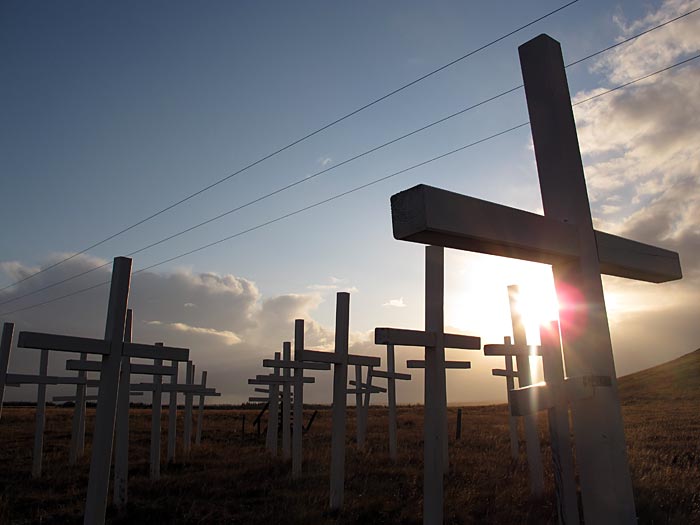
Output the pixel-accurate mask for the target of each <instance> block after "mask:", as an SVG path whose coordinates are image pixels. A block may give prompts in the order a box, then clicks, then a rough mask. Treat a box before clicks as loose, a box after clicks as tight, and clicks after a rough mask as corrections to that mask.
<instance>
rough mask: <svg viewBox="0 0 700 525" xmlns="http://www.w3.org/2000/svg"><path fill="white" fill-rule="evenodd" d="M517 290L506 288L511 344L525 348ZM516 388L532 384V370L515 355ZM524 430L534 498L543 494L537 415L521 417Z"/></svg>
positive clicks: (512, 286)
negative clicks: (516, 366) (511, 336)
mask: <svg viewBox="0 0 700 525" xmlns="http://www.w3.org/2000/svg"><path fill="white" fill-rule="evenodd" d="M519 293H520V292H519V288H518V286H517V285H511V286H509V287H508V303H509V306H510V319H511V325H512V327H513V342H514V343H515V345H516V346H518V345H519V346H527V337H526V335H525V324H524V323H523V316H522V314H521V312H520V310H519V309H518V295H519ZM515 361H516V364H517V365H518V386H519V387H520V388H522V387H525V386H530V385H531V384H532V370H531V369H530V357H529V356H527V355H517V356H516V357H515ZM523 426H524V429H525V447H526V449H527V466H528V473H529V474H530V490H531V491H532V495H533V496H534V497H536V498H539V497H542V495H543V494H544V470H543V469H542V454H541V452H540V437H539V434H538V432H537V414H536V413H535V414H528V415H526V416H525V417H523Z"/></svg>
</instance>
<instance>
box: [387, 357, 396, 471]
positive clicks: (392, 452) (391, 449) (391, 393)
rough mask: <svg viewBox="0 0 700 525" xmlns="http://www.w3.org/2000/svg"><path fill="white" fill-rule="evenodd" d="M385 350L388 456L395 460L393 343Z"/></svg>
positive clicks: (394, 363) (394, 367) (394, 370)
mask: <svg viewBox="0 0 700 525" xmlns="http://www.w3.org/2000/svg"><path fill="white" fill-rule="evenodd" d="M386 351H387V361H386V369H387V372H388V373H389V378H388V379H387V389H388V393H387V397H388V398H389V399H388V401H389V457H390V458H391V460H392V461H396V459H397V457H398V452H397V442H396V431H397V420H396V378H395V377H394V374H395V373H396V361H395V356H394V345H387V346H386Z"/></svg>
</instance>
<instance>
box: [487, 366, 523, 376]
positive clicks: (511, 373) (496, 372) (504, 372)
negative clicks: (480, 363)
mask: <svg viewBox="0 0 700 525" xmlns="http://www.w3.org/2000/svg"><path fill="white" fill-rule="evenodd" d="M491 375H494V376H499V377H518V372H517V370H503V369H502V368H494V369H493V370H491Z"/></svg>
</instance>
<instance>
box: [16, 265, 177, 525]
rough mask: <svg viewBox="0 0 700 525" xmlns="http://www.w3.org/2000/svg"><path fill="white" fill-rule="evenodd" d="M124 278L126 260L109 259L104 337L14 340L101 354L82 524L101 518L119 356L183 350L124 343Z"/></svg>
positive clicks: (23, 335) (24, 335)
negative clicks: (109, 282) (110, 267)
mask: <svg viewBox="0 0 700 525" xmlns="http://www.w3.org/2000/svg"><path fill="white" fill-rule="evenodd" d="M130 280H131V259H128V258H126V257H117V258H115V259H114V266H113V269H112V284H111V288H110V293H109V306H108V308H107V323H106V327H105V337H104V339H89V338H83V337H72V336H64V335H55V334H43V333H35V332H20V334H19V340H18V343H17V346H18V347H20V348H38V349H41V350H55V351H60V352H77V353H87V354H98V355H101V356H102V365H101V370H100V380H99V392H98V395H97V396H98V397H97V408H96V411H95V430H94V433H93V443H92V457H91V460H90V475H89V478H88V490H87V500H86V503H85V512H84V523H85V524H86V525H96V524H97V525H99V524H101V523H104V520H105V511H106V507H107V491H108V489H109V472H110V464H111V460H112V444H113V438H114V422H115V418H116V412H117V395H118V391H119V372H120V370H121V360H122V357H123V356H129V357H140V358H146V359H154V358H166V359H171V358H172V359H181V358H182V356H183V355H186V354H187V353H188V350H186V349H183V348H167V347H155V346H151V345H143V344H137V343H127V342H124V329H125V324H126V309H127V308H126V307H127V300H128V296H129V282H130Z"/></svg>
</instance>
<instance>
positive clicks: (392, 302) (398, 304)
mask: <svg viewBox="0 0 700 525" xmlns="http://www.w3.org/2000/svg"><path fill="white" fill-rule="evenodd" d="M382 306H391V307H393V308H406V303H405V302H404V301H403V297H399V298H398V299H389V300H388V301H387V302H386V303H384V304H383V305H382Z"/></svg>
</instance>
